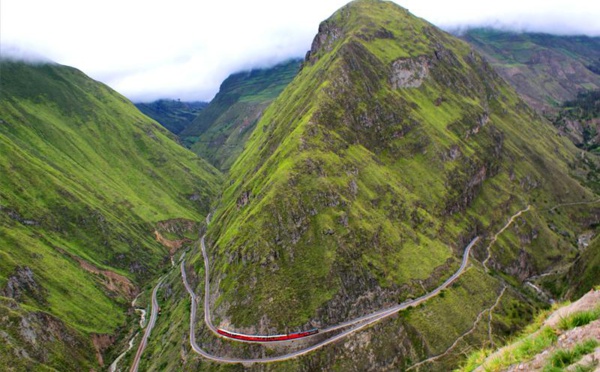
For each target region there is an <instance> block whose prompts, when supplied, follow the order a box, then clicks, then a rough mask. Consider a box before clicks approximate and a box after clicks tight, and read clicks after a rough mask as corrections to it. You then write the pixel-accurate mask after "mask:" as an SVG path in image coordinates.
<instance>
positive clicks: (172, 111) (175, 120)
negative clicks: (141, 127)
mask: <svg viewBox="0 0 600 372" xmlns="http://www.w3.org/2000/svg"><path fill="white" fill-rule="evenodd" d="M207 105H208V103H206V102H181V101H180V100H177V101H175V100H166V99H159V100H158V101H154V102H149V103H136V104H135V107H137V108H138V109H139V110H140V111H141V112H143V113H144V114H146V115H148V116H149V117H151V118H152V119H154V120H156V121H158V122H159V123H160V124H161V125H162V126H164V127H165V128H167V129H168V130H170V131H171V132H172V133H175V134H179V132H181V131H182V130H184V129H185V128H187V127H188V126H189V125H190V124H191V123H192V122H193V121H194V119H195V118H196V116H198V114H199V113H200V112H201V111H202V110H203V109H204V108H205V107H206V106H207Z"/></svg>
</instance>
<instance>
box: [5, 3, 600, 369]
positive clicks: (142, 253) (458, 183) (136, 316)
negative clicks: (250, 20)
mask: <svg viewBox="0 0 600 372" xmlns="http://www.w3.org/2000/svg"><path fill="white" fill-rule="evenodd" d="M599 47H600V44H598V38H593V37H559V36H552V35H545V34H528V33H522V34H513V33H510V32H502V31H498V30H491V29H471V30H468V31H466V32H465V33H464V34H463V35H460V38H459V37H456V36H453V35H452V34H450V33H447V32H445V31H443V30H441V29H439V28H438V27H436V26H435V25H433V24H431V23H429V22H428V21H426V20H424V19H422V18H418V17H416V16H414V15H413V14H412V13H410V12H409V11H408V10H407V9H405V8H402V7H401V6H399V5H397V4H395V3H394V2H390V1H381V0H355V1H352V2H350V3H348V4H347V5H345V6H343V7H341V8H340V9H339V10H337V11H336V12H335V13H333V14H332V15H331V16H330V17H329V18H327V19H326V20H324V21H323V22H322V23H321V24H320V25H319V27H318V32H317V33H316V35H314V38H313V41H312V45H310V50H309V52H308V53H307V54H306V57H305V58H304V59H288V60H286V61H284V62H282V63H279V64H275V65H273V64H271V67H267V68H255V67H254V65H252V64H250V66H252V67H251V68H248V70H247V71H240V72H236V73H233V74H232V75H230V76H229V77H228V78H227V79H225V80H224V81H223V82H222V84H221V86H220V90H219V92H218V93H217V95H216V96H215V97H214V99H212V101H210V102H200V101H194V100H189V101H181V100H174V99H158V100H156V101H153V102H150V103H148V102H146V103H137V104H136V105H134V104H132V103H131V102H130V101H129V100H128V99H127V98H125V97H124V96H122V95H120V94H119V93H117V92H116V91H114V90H112V89H111V88H109V87H108V86H106V85H104V84H102V83H100V82H98V81H95V80H93V79H91V78H90V77H88V76H87V75H85V74H84V73H82V72H81V71H79V70H77V69H75V68H72V67H68V66H63V65H60V64H56V63H52V62H39V63H38V62H35V63H31V62H22V61H13V60H7V59H1V60H0V68H1V74H0V172H1V174H2V175H3V176H2V177H0V319H2V325H1V326H0V363H2V365H5V366H8V367H7V368H8V370H15V371H21V370H49V371H52V370H61V371H62V370H65V371H70V370H105V369H109V370H110V371H119V370H121V371H122V370H126V369H130V370H131V371H146V370H148V371H180V370H181V371H188V370H190V371H191V370H202V371H234V370H235V371H237V370H248V371H307V370H327V371H329V370H331V371H337V370H339V371H346V370H353V371H379V370H412V371H440V370H454V369H457V368H459V369H460V368H462V369H464V370H475V369H476V368H480V370H481V368H487V367H485V366H493V367H490V368H492V370H504V369H506V368H512V367H511V365H513V364H514V363H521V364H522V365H529V364H527V363H538V364H540V363H542V362H541V360H543V361H544V363H546V359H544V358H543V357H541V356H539V357H536V356H535V353H534V351H532V350H530V354H527V357H526V358H524V359H522V360H521V359H518V358H517V359H515V358H513V356H506V355H502V356H501V357H502V358H504V359H503V361H502V362H501V363H500V362H496V361H494V360H492V359H490V358H491V356H492V355H496V352H495V351H493V350H494V349H496V348H497V347H501V346H502V345H505V344H506V343H507V342H510V341H511V340H514V339H515V337H516V336H515V335H520V334H521V332H525V333H523V335H525V334H526V332H529V330H530V329H531V327H535V326H536V325H538V323H539V319H540V318H539V317H540V315H538V314H544V312H545V311H548V309H549V308H551V307H552V306H555V308H557V307H556V306H557V305H553V303H554V302H555V301H558V302H561V301H565V300H577V299H578V298H580V297H582V296H584V295H586V293H588V292H590V291H591V292H590V293H594V291H595V290H594V288H596V289H597V288H598V285H600V281H599V279H598V278H600V273H599V272H598V270H599V267H600V266H599V265H598V263H599V261H598V260H599V258H600V254H599V253H600V251H599V249H598V248H599V247H600V237H599V236H598V233H597V232H598V226H600V203H599V200H600V199H598V190H600V187H599V186H598V185H600V181H599V178H598V177H599V175H600V173H599V172H598V169H600V158H598V152H597V151H596V150H597V145H598V138H597V137H598V136H597V133H596V132H597V130H596V129H597V124H598V123H597V121H598V110H597V105H598V99H597V98H598V97H597V94H596V92H597V90H598V89H599V88H600V81H598V76H599V75H598V74H597V72H596V70H595V66H596V65H595V63H596V61H597V60H598V58H600V52H599V51H598V48H599ZM146 115H149V116H146ZM596 292H597V291H596ZM589 298H595V297H589ZM590 306H591V305H590ZM590 309H592V310H589V309H587V310H586V311H588V310H589V311H592V312H593V311H596V310H594V307H593V306H591V307H590ZM140 314H141V317H140ZM594 314H596V313H593V314H592V315H593V316H596V315H597V314H596V315H594ZM590 316H591V315H590ZM594 321H597V320H595V319H592V320H591V322H592V323H591V324H592V326H590V327H595V326H596V325H595V323H593V322H594ZM532 322H533V324H534V325H533V326H532V325H530V324H532ZM552 327H554V326H550V328H552ZM544 329H546V328H543V329H541V330H540V331H535V332H537V333H535V334H534V335H533V336H531V337H533V339H536V337H538V336H539V337H542V338H543V340H544V342H547V343H548V345H551V344H552V345H554V344H553V343H554V342H555V341H557V339H555V337H554V336H552V335H550V333H552V332H554V333H553V334H555V335H557V334H559V333H560V332H563V331H564V332H565V334H568V335H571V334H572V333H573V334H574V332H571V329H570V328H569V329H561V330H560V331H559V330H557V329H556V327H554V328H552V329H554V330H555V331H549V330H544ZM590 329H592V328H590ZM588 333H589V332H588ZM586 334H587V333H586ZM540 335H541V336H540ZM519 337H521V336H519ZM522 337H524V338H525V339H529V337H530V336H522ZM565 337H566V336H565ZM569 337H571V336H569ZM573 337H575V336H573ZM577 337H579V336H577ZM519 342H520V341H519ZM518 347H520V346H517V348H518ZM548 347H551V349H548V350H550V351H552V352H554V351H555V349H556V350H557V349H559V348H561V347H564V345H563V344H562V343H557V344H556V345H555V346H548ZM536 350H537V349H536ZM540 350H543V349H540ZM586 350H587V349H586ZM538 351H539V350H538ZM540 352H541V351H540ZM586 353H587V352H586ZM588 354H589V353H588ZM498 355H501V353H500V354H498ZM527 358H529V359H527ZM535 358H537V359H535ZM586 360H587V359H586ZM502 363H503V364H502ZM500 365H501V367H500ZM532 365H533V364H532ZM540 365H541V364H540ZM513 367H514V366H513Z"/></svg>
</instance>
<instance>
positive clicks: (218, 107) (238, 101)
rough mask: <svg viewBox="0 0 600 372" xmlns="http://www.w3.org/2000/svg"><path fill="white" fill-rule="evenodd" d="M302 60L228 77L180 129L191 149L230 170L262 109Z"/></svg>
mask: <svg viewBox="0 0 600 372" xmlns="http://www.w3.org/2000/svg"><path fill="white" fill-rule="evenodd" d="M300 62H301V61H300V60H291V61H288V62H285V63H282V64H279V65H277V66H274V67H272V68H266V69H258V70H252V71H246V72H240V73H236V74H233V75H231V76H229V77H228V78H227V79H225V81H224V82H223V84H221V88H220V90H219V93H217V95H216V96H215V98H214V99H213V100H212V101H211V102H210V104H209V105H208V107H206V109H204V110H203V111H202V112H200V114H199V115H198V116H197V117H196V119H195V120H194V121H193V122H192V123H191V124H190V125H189V126H188V127H187V128H186V129H185V130H183V131H182V132H181V134H180V136H181V138H182V140H183V141H184V143H186V145H187V146H190V147H191V149H192V151H194V152H195V153H197V154H198V155H200V156H201V157H202V158H204V159H207V160H208V161H210V162H211V163H212V164H213V165H215V166H216V167H217V168H220V169H222V170H228V169H229V168H230V167H231V164H233V162H234V161H235V159H236V158H237V156H238V155H239V154H240V153H241V152H242V150H243V148H244V144H245V142H246V141H247V139H248V137H249V136H250V133H252V130H253V129H254V127H255V126H256V123H257V121H258V120H259V119H260V117H261V115H262V113H263V110H264V109H265V108H266V107H267V106H269V104H270V103H271V102H272V101H273V100H274V99H275V98H276V97H277V96H278V95H279V94H280V93H281V91H282V90H283V89H284V88H285V87H286V85H287V84H288V83H289V82H290V81H291V80H292V79H293V78H294V76H296V74H297V73H298V69H299V68H300Z"/></svg>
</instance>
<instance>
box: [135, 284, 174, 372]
mask: <svg viewBox="0 0 600 372" xmlns="http://www.w3.org/2000/svg"><path fill="white" fill-rule="evenodd" d="M164 279H165V277H164V276H163V277H161V278H160V279H159V280H158V283H157V284H156V287H154V290H152V312H151V313H150V320H149V321H148V325H147V326H146V331H145V332H144V337H142V341H141V342H140V346H139V347H138V350H137V353H135V358H134V359H133V363H132V364H131V369H130V370H129V371H130V372H137V370H138V367H139V364H140V359H141V357H142V353H143V352H144V349H145V348H146V344H147V343H148V338H149V337H150V333H151V332H152V328H154V324H155V323H156V318H157V317H158V300H157V299H156V293H157V292H158V288H160V286H161V285H162V281H163V280H164Z"/></svg>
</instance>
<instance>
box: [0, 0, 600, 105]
mask: <svg viewBox="0 0 600 372" xmlns="http://www.w3.org/2000/svg"><path fill="white" fill-rule="evenodd" d="M346 2H347V0H302V1H299V0H220V1H219V0H211V1H208V0H170V1H166V0H161V1H155V0H143V1H142V0H102V1H100V0H0V48H1V49H0V53H1V55H2V56H4V57H6V56H7V55H9V54H10V55H19V56H21V58H30V57H31V56H45V57H47V58H49V59H51V60H53V61H56V62H58V63H62V64H66V65H70V66H74V67H77V68H78V69H80V70H82V71H84V72H85V73H86V74H88V75H90V76H91V77H93V78H95V79H97V80H100V81H102V82H104V83H106V84H108V85H109V86H111V87H112V88H114V89H116V90H117V91H119V92H120V93H122V94H124V95H125V96H127V97H128V98H130V99H131V100H133V101H149V100H154V99H158V98H173V99H177V98H180V99H182V100H203V101H208V100H210V99H211V98H212V97H213V96H214V94H215V93H216V92H217V91H218V88H219V85H220V83H221V82H222V81H223V80H224V79H225V78H226V77H227V76H228V75H229V74H231V73H233V72H236V71H240V70H244V69H249V68H255V67H265V66H269V65H273V64H275V63H277V62H280V61H283V60H286V59H288V58H290V57H303V56H304V55H305V53H306V51H307V50H308V49H309V48H310V44H311V41H312V39H313V37H314V35H315V33H316V32H317V29H318V26H319V23H320V22H321V21H322V20H324V19H326V18H327V17H329V16H330V15H331V14H332V13H333V12H334V11H335V10H337V9H338V8H340V7H341V6H343V5H344V4H345V3H346ZM395 2H397V3H398V4H400V5H402V6H404V7H405V8H408V9H409V10H410V11H411V12H412V13H413V14H415V15H417V16H419V17H422V18H425V19H426V20H428V21H430V22H432V23H433V24H435V25H438V26H440V27H442V28H445V29H452V28H456V27H465V26H482V25H493V26H496V27H502V28H507V29H513V30H527V31H539V32H549V33H559V34H586V35H590V36H600V1H597V0H503V1H489V0H488V1H483V0H479V1H472V0H453V1H446V0H395Z"/></svg>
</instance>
